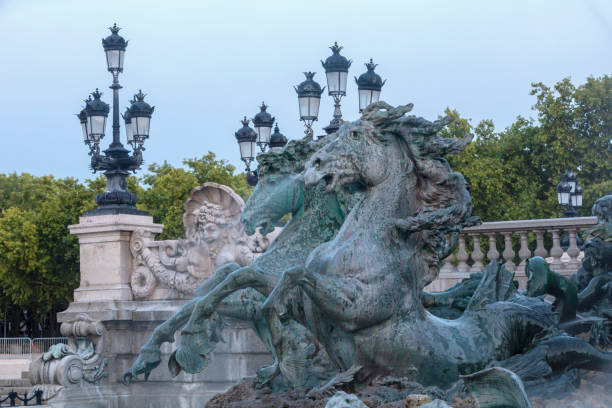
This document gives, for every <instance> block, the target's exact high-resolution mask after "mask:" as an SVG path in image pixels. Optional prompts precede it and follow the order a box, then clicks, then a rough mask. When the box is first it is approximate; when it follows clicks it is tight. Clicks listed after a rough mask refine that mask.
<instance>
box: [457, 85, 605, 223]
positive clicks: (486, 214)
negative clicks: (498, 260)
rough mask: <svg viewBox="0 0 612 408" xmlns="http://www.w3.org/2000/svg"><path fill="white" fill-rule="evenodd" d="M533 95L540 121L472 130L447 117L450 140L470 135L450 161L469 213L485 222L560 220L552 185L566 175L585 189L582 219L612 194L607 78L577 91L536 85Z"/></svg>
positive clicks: (485, 125)
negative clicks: (462, 183)
mask: <svg viewBox="0 0 612 408" xmlns="http://www.w3.org/2000/svg"><path fill="white" fill-rule="evenodd" d="M532 95H535V96H536V103H535V105H534V107H533V108H534V110H535V112H536V113H537V117H538V118H537V120H528V119H525V118H523V117H520V116H519V117H517V119H516V121H515V122H514V123H513V124H512V125H510V126H509V127H507V128H506V129H504V130H503V131H501V132H497V131H496V130H495V128H494V125H493V123H492V122H491V121H488V120H485V121H482V122H480V123H479V124H478V125H477V126H476V127H474V128H472V127H471V125H470V123H469V120H467V119H464V118H461V116H460V115H459V114H458V113H457V112H456V111H452V110H447V112H446V113H447V114H448V115H450V116H452V117H454V118H455V123H454V124H451V125H450V126H449V128H448V129H447V130H445V132H446V136H447V137H448V136H451V137H462V136H464V135H465V134H466V133H468V132H473V133H474V135H475V140H474V141H473V142H472V143H471V144H470V145H469V146H468V147H467V148H466V149H465V151H464V152H462V153H461V154H459V155H457V156H454V157H451V158H450V162H451V165H452V167H453V169H454V170H456V171H458V172H461V173H463V174H464V176H465V177H466V179H467V180H468V182H469V183H470V185H471V193H472V198H473V202H474V213H475V214H476V215H479V216H481V217H482V218H483V219H484V220H485V221H495V220H512V219H534V218H550V217H558V216H560V212H561V211H560V209H559V207H558V205H557V196H556V191H555V186H556V185H557V183H558V182H559V181H560V178H561V175H562V174H563V172H565V171H566V170H567V169H572V170H574V171H576V172H577V174H578V177H579V183H580V184H581V185H582V186H583V187H584V190H585V192H584V206H583V208H582V210H581V214H582V215H590V209H591V206H592V204H593V202H594V201H595V200H596V199H597V198H598V197H601V196H602V195H605V194H607V193H609V192H610V190H611V189H612V181H611V180H610V172H611V169H612V143H611V140H610V135H611V133H610V132H611V131H612V78H611V77H607V76H604V77H602V78H589V79H588V80H587V82H586V83H585V84H584V85H581V86H579V87H577V88H576V87H574V86H573V85H572V84H571V82H570V80H569V79H567V78H566V79H563V80H562V81H560V82H558V83H557V84H556V85H555V86H554V87H553V88H552V89H551V88H548V87H547V86H545V85H544V84H541V83H538V84H533V90H532Z"/></svg>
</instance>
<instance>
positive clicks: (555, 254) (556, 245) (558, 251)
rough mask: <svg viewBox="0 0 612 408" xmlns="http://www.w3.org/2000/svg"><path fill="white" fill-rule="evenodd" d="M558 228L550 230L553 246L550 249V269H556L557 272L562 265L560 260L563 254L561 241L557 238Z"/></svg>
mask: <svg viewBox="0 0 612 408" xmlns="http://www.w3.org/2000/svg"><path fill="white" fill-rule="evenodd" d="M559 232H560V231H559V230H556V229H554V230H552V231H551V233H552V238H553V246H552V248H551V249H550V256H552V258H553V260H552V262H551V265H550V266H551V269H553V270H556V271H557V272H559V270H560V269H561V268H562V267H563V264H562V262H561V255H563V249H562V248H561V242H560V240H559Z"/></svg>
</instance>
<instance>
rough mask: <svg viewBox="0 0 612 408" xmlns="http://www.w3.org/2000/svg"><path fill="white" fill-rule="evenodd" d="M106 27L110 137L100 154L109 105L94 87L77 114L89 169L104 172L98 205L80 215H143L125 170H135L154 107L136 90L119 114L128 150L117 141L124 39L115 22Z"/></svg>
mask: <svg viewBox="0 0 612 408" xmlns="http://www.w3.org/2000/svg"><path fill="white" fill-rule="evenodd" d="M109 29H110V30H111V35H109V36H108V37H106V38H105V39H103V40H102V46H103V47H104V52H105V53H106V63H107V68H108V71H109V72H110V73H111V74H112V75H113V83H112V85H111V86H110V88H111V89H112V90H113V125H112V129H113V141H112V143H111V144H110V145H109V147H108V149H106V150H104V153H103V154H101V153H100V141H101V140H102V139H103V138H104V135H105V128H106V119H107V117H108V114H109V112H110V107H109V105H108V104H107V103H105V102H103V101H102V99H101V97H102V93H101V92H100V91H98V89H96V90H95V91H94V92H93V93H92V94H91V96H90V97H89V98H88V99H87V100H85V108H84V109H83V110H82V111H81V112H80V113H79V114H78V115H77V117H78V118H79V122H80V123H81V128H82V131H83V137H84V140H85V144H87V145H88V146H89V155H90V156H91V169H92V170H93V172H94V173H95V172H96V171H104V175H105V176H106V188H105V189H104V192H103V193H102V194H98V195H96V202H97V203H98V208H97V209H95V210H92V211H87V212H85V213H84V215H105V214H137V215H147V214H148V213H147V212H145V211H140V210H137V209H136V207H134V205H135V204H136V202H137V201H138V197H137V196H136V194H134V193H131V192H130V191H129V190H128V187H127V176H128V174H129V171H134V172H135V171H136V170H138V169H139V168H140V165H141V164H142V151H143V150H144V141H145V140H146V139H147V138H148V137H149V125H150V121H151V115H152V113H153V110H154V109H155V108H154V107H152V106H150V105H149V104H148V103H146V102H145V101H144V97H145V95H144V94H143V93H142V92H139V93H138V94H137V95H135V100H134V101H132V104H131V107H130V108H128V109H127V110H126V113H125V114H124V115H123V117H124V120H125V124H126V135H127V141H128V142H129V143H130V144H131V145H132V147H133V149H132V154H131V155H130V152H129V151H128V150H127V149H126V148H125V147H123V144H122V143H121V140H120V125H119V89H121V85H119V73H120V72H123V61H124V56H125V49H126V47H127V44H128V42H127V41H125V40H124V39H123V37H121V36H120V35H119V34H118V33H119V30H120V28H119V27H117V24H115V25H113V27H110V28H109ZM92 97H93V98H92Z"/></svg>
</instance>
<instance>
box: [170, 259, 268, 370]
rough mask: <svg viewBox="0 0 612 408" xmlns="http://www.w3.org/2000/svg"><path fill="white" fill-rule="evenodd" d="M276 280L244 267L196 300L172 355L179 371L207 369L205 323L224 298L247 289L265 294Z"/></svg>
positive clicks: (207, 342) (207, 339) (209, 345)
mask: <svg viewBox="0 0 612 408" xmlns="http://www.w3.org/2000/svg"><path fill="white" fill-rule="evenodd" d="M277 279H278V277H277V276H275V275H271V274H266V273H264V272H262V271H260V270H257V269H254V268H252V267H248V266H247V267H243V268H240V269H238V270H236V271H234V272H232V273H230V274H229V275H228V276H227V277H226V278H225V279H224V280H223V281H222V282H221V283H220V284H218V285H217V286H215V287H214V288H213V289H212V290H210V291H209V292H208V293H207V294H206V295H205V296H202V297H200V298H198V299H197V301H196V303H195V305H194V307H193V311H192V312H191V315H190V317H189V320H188V321H187V324H186V325H185V327H184V328H183V330H182V331H181V341H180V344H179V347H178V348H177V349H176V351H175V352H174V353H173V356H174V358H175V361H176V363H177V365H178V367H180V368H181V369H183V370H185V371H187V372H188V373H192V374H193V373H197V372H200V371H201V370H202V369H203V368H204V367H206V365H207V364H208V357H207V355H208V353H209V352H210V351H211V349H212V342H211V341H209V336H210V333H208V331H209V329H210V328H209V327H208V321H207V319H208V318H209V317H210V316H211V315H212V313H213V312H214V311H215V310H216V309H217V308H218V307H219V305H220V304H221V302H222V301H223V300H224V299H225V298H226V297H227V296H229V295H230V294H232V293H234V292H236V291H238V290H240V289H245V288H248V287H252V288H255V289H257V290H258V291H259V292H261V293H263V294H267V293H269V292H270V290H272V288H273V287H274V284H275V283H276V280H277Z"/></svg>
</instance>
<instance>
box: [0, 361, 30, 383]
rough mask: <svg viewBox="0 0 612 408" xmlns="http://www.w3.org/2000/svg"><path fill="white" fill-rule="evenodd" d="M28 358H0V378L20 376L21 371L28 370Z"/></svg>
mask: <svg viewBox="0 0 612 408" xmlns="http://www.w3.org/2000/svg"><path fill="white" fill-rule="evenodd" d="M29 368H30V359H29V358H7V359H0V380H3V379H12V378H21V373H22V372H24V371H27V370H29Z"/></svg>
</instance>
